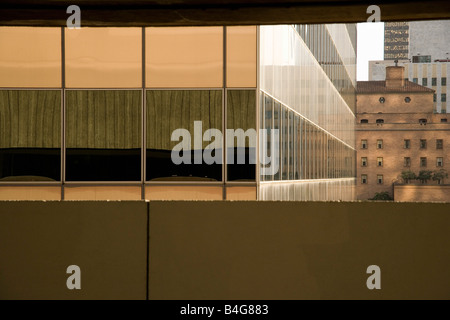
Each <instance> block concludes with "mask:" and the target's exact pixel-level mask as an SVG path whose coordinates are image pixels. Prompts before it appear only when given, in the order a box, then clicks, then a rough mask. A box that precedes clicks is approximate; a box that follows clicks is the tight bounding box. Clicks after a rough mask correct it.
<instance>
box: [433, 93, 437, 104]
mask: <svg viewBox="0 0 450 320" xmlns="http://www.w3.org/2000/svg"><path fill="white" fill-rule="evenodd" d="M433 102H436V93H433Z"/></svg>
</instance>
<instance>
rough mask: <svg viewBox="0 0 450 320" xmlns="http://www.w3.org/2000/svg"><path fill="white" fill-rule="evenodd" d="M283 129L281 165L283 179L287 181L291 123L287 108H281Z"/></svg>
mask: <svg viewBox="0 0 450 320" xmlns="http://www.w3.org/2000/svg"><path fill="white" fill-rule="evenodd" d="M281 115H282V118H281V128H282V131H283V133H282V142H283V144H282V148H281V156H282V158H281V159H282V161H283V162H282V165H281V175H282V176H281V179H282V180H287V179H288V178H289V176H288V175H289V121H288V110H287V108H285V107H282V108H281Z"/></svg>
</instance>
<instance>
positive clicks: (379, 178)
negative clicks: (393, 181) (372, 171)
mask: <svg viewBox="0 0 450 320" xmlns="http://www.w3.org/2000/svg"><path fill="white" fill-rule="evenodd" d="M377 183H378V184H383V175H382V174H377Z"/></svg>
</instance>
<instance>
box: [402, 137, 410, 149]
mask: <svg viewBox="0 0 450 320" xmlns="http://www.w3.org/2000/svg"><path fill="white" fill-rule="evenodd" d="M403 147H404V148H405V149H409V148H410V147H411V140H409V139H405V140H403Z"/></svg>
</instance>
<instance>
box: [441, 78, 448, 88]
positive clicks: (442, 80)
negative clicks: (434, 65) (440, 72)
mask: <svg viewBox="0 0 450 320" xmlns="http://www.w3.org/2000/svg"><path fill="white" fill-rule="evenodd" d="M446 85H447V78H446V77H442V78H441V86H446Z"/></svg>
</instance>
